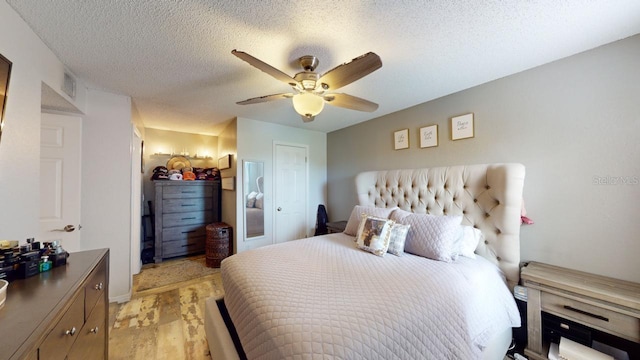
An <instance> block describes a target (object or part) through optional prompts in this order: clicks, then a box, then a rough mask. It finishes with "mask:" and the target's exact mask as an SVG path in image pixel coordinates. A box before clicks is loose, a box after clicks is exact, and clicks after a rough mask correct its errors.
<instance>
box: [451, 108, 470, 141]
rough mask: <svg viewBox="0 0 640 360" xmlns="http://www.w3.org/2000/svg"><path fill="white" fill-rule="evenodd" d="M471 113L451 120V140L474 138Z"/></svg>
mask: <svg viewBox="0 0 640 360" xmlns="http://www.w3.org/2000/svg"><path fill="white" fill-rule="evenodd" d="M473 127H474V124H473V113H469V114H464V115H460V116H455V117H452V118H451V140H461V139H468V138H472V137H474V131H473Z"/></svg>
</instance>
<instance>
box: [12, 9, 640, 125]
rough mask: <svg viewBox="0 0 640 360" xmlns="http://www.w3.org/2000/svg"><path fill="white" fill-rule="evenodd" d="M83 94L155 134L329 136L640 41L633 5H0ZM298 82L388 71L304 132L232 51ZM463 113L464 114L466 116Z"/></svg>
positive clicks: (275, 88)
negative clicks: (119, 108) (298, 76)
mask: <svg viewBox="0 0 640 360" xmlns="http://www.w3.org/2000/svg"><path fill="white" fill-rule="evenodd" d="M6 1H7V2H8V3H9V4H10V5H11V6H12V7H13V8H14V9H15V10H16V11H17V12H18V13H19V14H20V15H21V16H22V17H23V18H24V19H25V21H26V22H27V23H28V24H29V25H30V26H31V28H32V29H34V31H35V32H36V33H37V34H38V35H39V36H40V38H42V40H43V41H44V42H45V43H46V44H47V45H48V46H49V47H50V48H51V49H52V50H53V51H54V53H56V55H57V56H58V57H59V58H60V59H61V60H62V62H63V63H64V64H65V65H66V66H67V67H68V68H69V69H70V70H71V71H72V72H73V73H74V74H75V75H76V76H77V77H79V78H81V79H82V80H83V81H84V82H85V83H86V84H87V85H88V86H89V87H91V88H96V89H103V90H107V91H110V92H115V93H119V94H125V95H130V96H131V97H132V98H133V102H134V104H135V106H136V108H137V110H138V112H139V114H140V116H141V118H142V120H143V122H144V123H145V126H147V127H151V128H157V129H166V130H175V131H183V132H194V133H201V134H211V135H217V134H218V133H219V131H220V130H221V128H222V127H223V126H224V125H225V124H226V123H227V122H228V121H229V120H231V119H232V118H234V117H236V116H239V117H246V118H251V119H256V120H263V121H269V122H273V123H279V124H284V125H289V126H297V127H301V128H307V129H313V130H319V131H325V132H329V131H333V130H336V129H340V128H343V127H346V126H350V125H354V124H356V123H359V122H362V121H366V120H369V119H372V118H375V117H379V116H382V115H385V114H388V113H391V112H395V111H398V110H401V109H404V108H407V107H410V106H413V105H416V104H420V103H423V102H425V101H428V100H432V99H435V98H438V97H441V96H444V95H447V94H451V93H453V92H456V91H460V90H463V89H466V88H469V87H472V86H475V85H478V84H481V83H484V82H487V81H491V80H494V79H497V78H500V77H504V76H506V75H509V74H513V73H516V72H519V71H522V70H525V69H529V68H532V67H535V66H537V65H541V64H544V63H547V62H550V61H553V60H556V59H559V58H563V57H566V56H569V55H572V54H575V53H578V52H582V51H585V50H588V49H591V48H594V47H597V46H600V45H603V44H606V43H609V42H612V41H615V40H619V39H622V38H625V37H628V36H631V35H634V34H637V33H640V1H638V0H601V1H596V0H532V1H520V0H507V1H489V0H487V1H479V0H466V1H454V0H434V1H426V0H422V1H410V0H393V1H391V0H390V1H373V0H371V1H367V0H361V1H352V0H340V1H333V0H325V1H308V0H304V1H300V0H296V1H293V0H292V1H284V0H283V1H261V0H218V1H215V0H173V1H170V0H163V1H156V0H51V1H42V0H6ZM232 49H238V50H242V51H245V52H248V53H249V54H251V55H253V56H255V57H257V58H259V59H261V60H263V61H265V62H267V63H269V64H271V65H272V66H274V67H276V68H278V69H280V70H282V71H283V72H285V73H287V74H289V75H291V76H293V75H294V74H295V73H297V72H299V71H300V69H299V68H298V67H297V63H296V59H297V58H298V57H300V56H302V55H307V54H310V55H315V56H317V57H318V58H319V60H320V65H319V66H318V68H317V71H318V72H319V73H324V72H326V71H327V70H329V69H331V68H333V67H335V66H337V65H339V64H341V63H344V62H347V61H349V60H350V59H352V58H354V57H357V56H359V55H362V54H364V53H366V52H369V51H373V52H375V53H377V54H378V55H380V57H381V58H382V63H383V66H382V68H381V69H379V70H377V71H375V72H374V73H372V74H370V75H368V76H366V77H364V78H362V79H360V80H358V81H357V82H355V83H353V84H350V85H347V86H345V87H344V88H342V89H340V91H339V92H344V93H348V94H351V95H355V96H358V97H362V98H365V99H368V100H371V101H374V102H376V103H378V104H380V107H379V108H378V110H377V111H375V112H373V113H363V112H358V111H353V110H347V109H342V108H336V107H333V106H325V109H324V111H323V112H322V113H321V114H320V115H318V116H317V117H316V120H315V121H314V122H312V123H307V124H303V123H302V121H301V119H300V117H299V115H297V114H296V113H295V112H294V110H293V107H292V105H291V101H290V100H279V101H275V102H269V103H262V104H253V105H244V106H241V105H236V104H235V103H236V101H240V100H245V99H247V98H252V97H257V96H261V95H267V94H275V93H281V92H289V91H290V88H289V87H287V86H286V85H285V84H283V83H280V82H279V81H277V80H275V79H273V78H271V77H270V76H269V75H266V74H265V73H262V72H261V71H259V70H257V69H255V68H253V67H251V66H250V65H249V64H247V63H245V62H243V61H241V60H240V59H238V58H236V57H235V56H233V55H232V54H231V50H232ZM461 110H464V111H467V110H468V109H461Z"/></svg>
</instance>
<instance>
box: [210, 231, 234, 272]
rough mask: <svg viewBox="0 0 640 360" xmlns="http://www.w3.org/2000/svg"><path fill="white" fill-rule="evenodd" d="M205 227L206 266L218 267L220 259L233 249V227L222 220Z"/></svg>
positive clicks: (229, 253)
mask: <svg viewBox="0 0 640 360" xmlns="http://www.w3.org/2000/svg"><path fill="white" fill-rule="evenodd" d="M206 229H207V244H206V251H205V252H206V264H207V267H215V268H219V267H220V263H221V262H222V260H224V259H225V258H226V257H228V256H229V255H231V252H232V250H233V245H232V244H233V229H232V228H231V226H229V224H227V223H223V222H217V223H213V224H209V225H207V226H206Z"/></svg>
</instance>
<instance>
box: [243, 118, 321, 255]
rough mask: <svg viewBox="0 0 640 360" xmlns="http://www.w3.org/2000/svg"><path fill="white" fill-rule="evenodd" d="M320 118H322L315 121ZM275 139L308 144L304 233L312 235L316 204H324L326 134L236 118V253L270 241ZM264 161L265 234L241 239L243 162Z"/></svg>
mask: <svg viewBox="0 0 640 360" xmlns="http://www.w3.org/2000/svg"><path fill="white" fill-rule="evenodd" d="M316 121H321V120H316ZM274 142H282V143H288V144H297V145H306V146H308V147H309V175H308V181H309V194H308V208H307V235H308V236H313V233H314V230H315V225H316V213H317V210H318V204H326V186H327V134H325V133H321V132H317V131H311V130H305V129H299V128H292V127H287V126H282V125H278V124H272V123H267V122H263V121H256V120H252V119H246V118H238V173H237V174H238V176H237V179H236V185H237V186H239V188H237V191H236V201H237V204H238V206H237V222H236V229H235V231H236V233H235V234H236V235H235V239H234V240H235V242H236V246H237V249H238V252H240V251H244V250H248V249H252V248H255V247H259V246H264V245H267V244H271V243H273V238H272V235H273V200H274V199H273V194H274V189H273V181H272V180H273V176H274V175H273V171H274V164H273V146H274ZM245 159H246V160H254V161H264V165H265V166H264V188H265V197H264V208H265V236H264V237H261V238H256V239H254V240H249V241H244V236H243V234H244V214H243V209H244V198H243V195H242V188H241V186H242V183H243V180H242V161H243V160H245Z"/></svg>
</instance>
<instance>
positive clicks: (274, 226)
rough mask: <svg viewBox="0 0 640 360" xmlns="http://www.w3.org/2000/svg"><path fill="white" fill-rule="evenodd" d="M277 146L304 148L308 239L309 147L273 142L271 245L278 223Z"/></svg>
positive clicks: (274, 242)
mask: <svg viewBox="0 0 640 360" xmlns="http://www.w3.org/2000/svg"><path fill="white" fill-rule="evenodd" d="M277 146H291V147H299V148H304V150H305V154H306V161H305V181H306V183H305V189H306V192H305V194H304V203H305V206H304V229H305V230H304V237H305V238H306V237H309V157H310V155H309V145H307V144H300V143H293V142H287V141H274V142H273V150H272V152H273V174H272V176H271V177H272V180H273V181H272V184H271V187H272V189H271V193H272V194H273V202H272V206H271V213H272V214H273V223H272V226H273V236H272V239H271V242H272V243H273V244H276V243H278V241H277V238H276V237H277V236H278V221H277V218H278V216H277V214H276V206H278V205H277V204H278V198H277V196H278V194H277V193H276V189H275V188H276V179H277V173H276V170H277V161H278V159H277V152H276V147H277Z"/></svg>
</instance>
